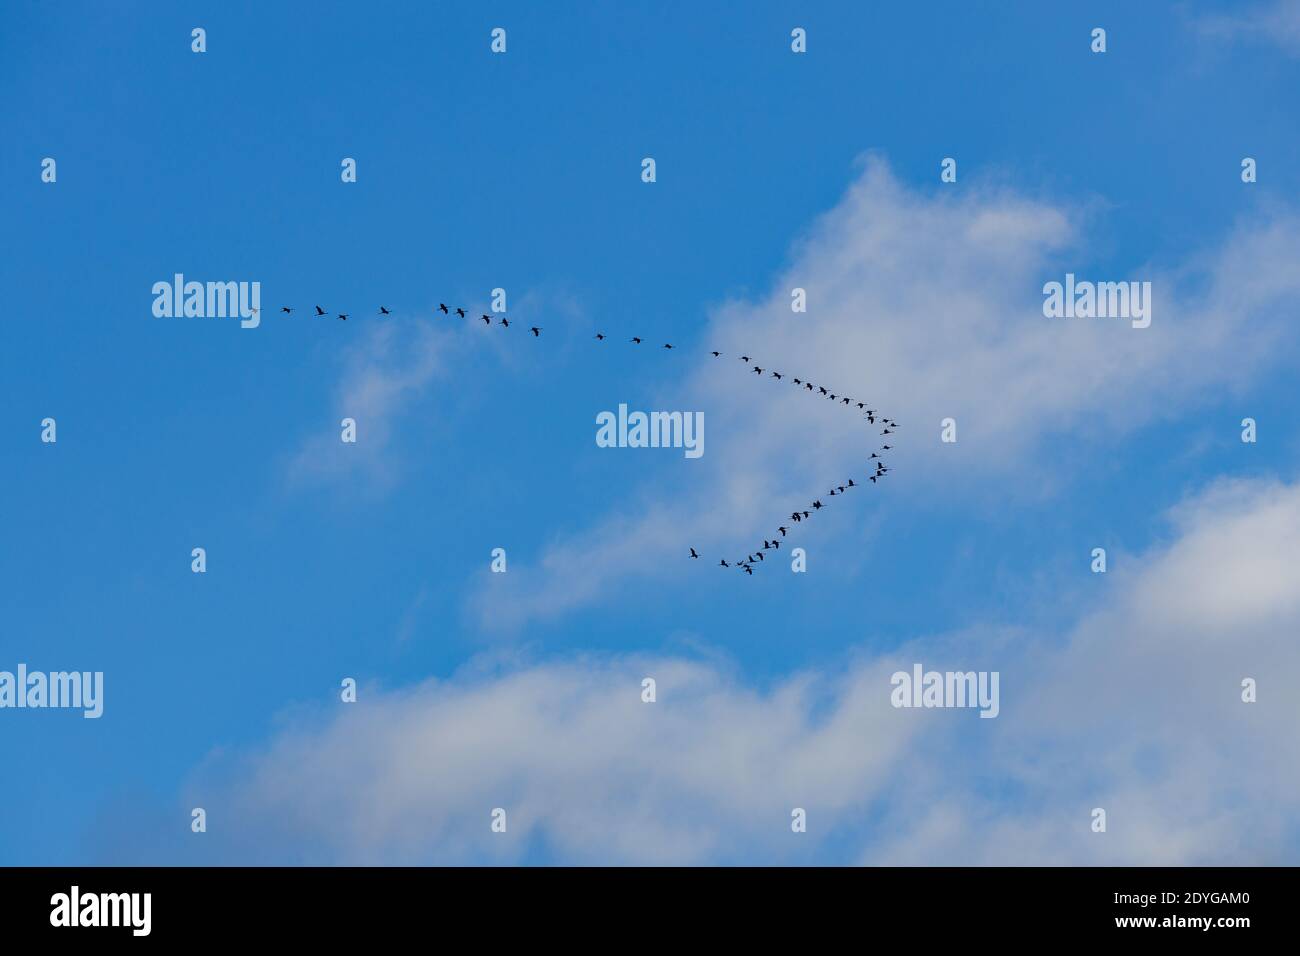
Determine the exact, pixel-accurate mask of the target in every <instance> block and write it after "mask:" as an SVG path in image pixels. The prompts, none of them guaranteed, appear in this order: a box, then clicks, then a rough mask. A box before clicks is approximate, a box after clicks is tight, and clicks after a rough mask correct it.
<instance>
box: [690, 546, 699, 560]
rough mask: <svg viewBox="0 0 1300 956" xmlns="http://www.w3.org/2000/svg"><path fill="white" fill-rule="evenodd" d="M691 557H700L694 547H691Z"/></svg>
mask: <svg viewBox="0 0 1300 956" xmlns="http://www.w3.org/2000/svg"><path fill="white" fill-rule="evenodd" d="M691 557H692V558H698V557H699V555H698V554H696V553H695V549H694V548H691Z"/></svg>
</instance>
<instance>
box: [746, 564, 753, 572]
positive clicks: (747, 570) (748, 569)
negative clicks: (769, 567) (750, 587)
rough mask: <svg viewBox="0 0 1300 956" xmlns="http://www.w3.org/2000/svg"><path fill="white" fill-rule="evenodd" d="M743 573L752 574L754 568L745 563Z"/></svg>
mask: <svg viewBox="0 0 1300 956" xmlns="http://www.w3.org/2000/svg"><path fill="white" fill-rule="evenodd" d="M745 573H746V574H753V573H754V569H753V568H751V567H750V566H749V565H748V564H747V565H745Z"/></svg>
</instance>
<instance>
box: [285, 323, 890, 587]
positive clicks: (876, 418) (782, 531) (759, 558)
mask: <svg viewBox="0 0 1300 956" xmlns="http://www.w3.org/2000/svg"><path fill="white" fill-rule="evenodd" d="M315 309H316V311H315V317H316V318H327V317H328V316H329V312H328V311H326V310H325V309H322V308H321V307H320V306H319V305H318V306H316V307H315ZM294 311H295V310H294V309H292V308H290V307H289V306H287V305H286V306H282V307H281V309H280V312H281V313H282V314H283V315H288V316H291V315H293V313H294ZM392 314H393V313H392V312H391V311H390V310H389V309H387V308H385V307H384V306H382V305H381V306H380V307H379V311H378V312H377V313H376V315H377V316H379V317H383V316H389V315H392ZM433 314H434V317H435V318H437V317H438V316H439V315H445V316H447V317H448V318H450V317H451V316H452V315H455V316H456V317H457V318H461V319H467V320H469V319H471V316H470V314H469V313H468V312H466V311H465V310H464V309H463V308H458V307H453V306H448V305H447V304H446V303H442V302H440V303H438V306H437V308H435V309H434V310H433ZM351 317H352V316H351V315H349V314H348V313H346V312H339V313H337V314H336V316H335V318H336V319H340V320H342V321H344V322H346V321H348V319H350V318H351ZM474 321H481V322H483V323H484V325H486V326H488V327H491V326H492V325H497V326H499V327H501V328H505V329H508V328H510V327H511V322H510V319H509V317H507V316H505V315H497V316H496V321H495V322H494V321H493V316H491V315H488V314H481V315H479V317H478V319H477V320H474ZM515 324H516V325H518V324H519V323H515ZM527 329H528V331H529V332H531V333H532V335H533V338H540V337H541V335H542V327H541V326H538V325H531V326H528V327H527ZM608 338H609V336H607V335H606V334H605V333H604V332H597V333H596V335H595V339H596V341H598V342H604V341H606V340H607V339H608ZM628 341H629V343H630V344H632V345H644V344H645V339H644V338H642V337H641V336H637V335H634V336H632V337H631V338H630V339H629V340H628ZM663 347H664V348H665V349H667V350H670V351H671V350H673V349H675V348H676V346H675V345H673V344H672V343H670V342H665V343H664V345H663ZM709 354H710V355H712V356H713V357H714V358H715V359H718V358H722V353H721V352H720V351H716V350H710V352H709ZM738 359H739V360H740V361H741V362H743V363H744V364H745V366H746V371H747V372H749V374H753V375H758V376H760V377H763V378H770V379H772V380H774V381H777V382H783V381H786V380H787V379H788V380H789V381H790V382H791V384H793V385H794V386H795V388H797V389H799V390H800V391H801V392H804V393H806V394H807V393H810V394H812V395H813V396H815V397H817V398H825V399H826V400H827V401H830V402H833V403H836V404H837V405H840V406H848V407H850V408H852V407H856V408H857V409H858V411H860V412H861V413H862V417H863V418H864V419H865V420H866V421H867V423H868V424H870V425H880V426H882V427H881V431H880V434H881V435H882V436H885V435H892V434H894V432H895V431H896V430H897V429H898V422H896V421H894V420H893V419H891V418H886V417H884V416H883V415H880V414H879V413H878V412H877V411H876V410H875V409H873V408H867V403H866V402H859V401H855V400H854V399H852V398H850V397H849V396H847V395H843V394H840V393H839V392H837V391H833V390H832V389H830V388H828V387H827V386H825V385H818V384H815V383H814V382H810V381H808V380H807V379H805V378H796V377H794V376H792V375H786V374H785V373H783V372H779V371H777V370H776V369H773V368H771V367H770V366H769V367H767V368H764V367H763V366H761V365H759V364H757V360H756V359H754V358H751V357H750V356H748V355H741V356H738ZM892 447H893V446H892V445H889V444H886V443H882V444H881V446H880V449H879V451H873V452H872V453H871V457H870V458H868V459H867V464H868V465H869V466H871V467H872V468H874V471H873V472H872V473H871V474H870V475H868V476H867V477H866V480H867V481H869V482H870V483H871V484H873V485H874V484H876V483H877V482H879V481H881V480H882V479H883V478H884V477H885V475H887V474H889V469H888V468H887V467H885V462H884V459H883V458H881V456H880V452H882V451H889V450H891V449H892ZM859 487H861V485H860V484H859V483H858V482H856V481H854V480H853V479H852V478H849V479H847V480H846V481H845V482H844V483H843V484H840V485H835V486H834V487H832V488H831V490H830V491H829V492H827V494H826V497H828V498H834V497H838V496H840V495H843V494H847V493H848V491H849V490H850V489H852V488H859ZM823 507H825V505H823V504H822V501H821V499H820V498H817V499H814V500H813V501H812V503H811V504H809V505H808V506H807V507H806V508H804V509H802V510H800V509H795V510H794V511H792V512H791V513H790V517H789V521H790V522H791V523H793V524H798V523H802V522H804V521H807V520H808V519H809V518H811V517H812V516H813V515H814V514H816V513H817V512H818V511H821V510H822V508H823ZM776 530H777V535H773V536H772V538H771V540H768V539H766V538H764V539H763V546H762V547H761V548H758V549H756V550H755V551H754V552H753V553H751V554H747V555H745V557H743V558H740V559H739V560H736V561H728V560H727V559H726V558H722V559H720V560H719V561H718V566H719V567H723V568H738V569H739V570H740V571H742V572H743V573H745V574H750V575H752V574H753V573H754V568H755V567H758V566H759V565H761V564H762V562H763V561H765V560H766V555H765V553H766V552H768V551H778V550H780V548H781V539H782V538H784V537H785V536H786V534H787V533H788V532H789V530H790V529H789V527H787V526H786V525H784V524H782V525H780V526H779V527H778V528H777V529H776ZM778 535H779V537H778ZM690 558H691V560H698V559H699V558H700V554H699V552H697V551H696V550H695V549H694V548H691V549H690Z"/></svg>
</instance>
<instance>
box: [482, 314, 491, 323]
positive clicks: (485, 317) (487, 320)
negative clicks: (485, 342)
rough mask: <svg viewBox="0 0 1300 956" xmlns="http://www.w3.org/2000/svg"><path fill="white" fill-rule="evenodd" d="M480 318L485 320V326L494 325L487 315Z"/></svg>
mask: <svg viewBox="0 0 1300 956" xmlns="http://www.w3.org/2000/svg"><path fill="white" fill-rule="evenodd" d="M479 318H480V319H482V320H483V324H484V325H491V324H492V320H491V319H490V318H489V317H488V316H486V315H480V316H479Z"/></svg>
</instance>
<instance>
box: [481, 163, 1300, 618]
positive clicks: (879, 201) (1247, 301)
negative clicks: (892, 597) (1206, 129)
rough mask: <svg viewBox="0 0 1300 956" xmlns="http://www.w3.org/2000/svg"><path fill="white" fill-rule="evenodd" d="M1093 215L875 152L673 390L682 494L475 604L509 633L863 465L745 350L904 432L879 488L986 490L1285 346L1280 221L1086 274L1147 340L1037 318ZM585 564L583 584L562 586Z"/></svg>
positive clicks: (838, 416)
mask: <svg viewBox="0 0 1300 956" xmlns="http://www.w3.org/2000/svg"><path fill="white" fill-rule="evenodd" d="M1085 219H1086V217H1085V213H1084V211H1083V210H1081V209H1078V208H1073V207H1068V206H1058V205H1052V204H1050V203H1048V202H1046V201H1043V200H1039V199H1032V198H1028V197H1026V196H1024V195H1021V194H1019V193H1017V192H1015V191H1013V190H1011V189H1009V188H1005V187H996V186H988V185H986V186H981V185H979V184H976V183H967V184H963V186H962V187H961V189H960V190H948V191H945V190H944V189H943V188H942V187H938V186H936V187H935V188H934V189H931V190H924V191H921V190H914V189H910V188H908V187H906V186H905V185H903V184H902V183H900V182H899V181H898V180H897V179H896V178H895V177H894V176H893V174H892V173H891V172H890V170H889V168H888V166H887V165H886V164H885V162H884V161H883V160H881V159H879V158H874V157H873V158H869V159H868V160H867V161H866V163H865V166H864V169H863V171H862V174H861V176H860V178H859V179H858V180H857V181H856V182H855V183H854V184H853V185H852V187H851V188H850V189H849V191H848V193H847V194H846V195H845V197H844V198H843V200H842V201H841V202H840V203H839V204H838V205H837V206H836V207H835V208H834V209H833V210H831V211H830V212H829V213H827V214H826V215H825V216H823V217H822V218H821V219H819V220H818V221H817V222H816V223H814V225H813V226H812V227H811V228H810V229H809V231H808V233H807V234H806V235H805V236H804V237H803V238H802V239H801V240H800V241H799V242H798V243H797V244H796V245H795V248H794V251H793V253H792V257H791V262H790V265H789V267H788V268H786V269H785V270H783V272H782V273H781V275H779V276H778V277H777V279H776V280H775V281H774V282H773V283H772V288H771V291H770V293H769V294H767V295H766V296H765V297H763V298H761V299H759V300H757V301H736V302H729V303H727V304H725V305H723V306H722V307H720V308H718V309H717V310H716V311H715V313H714V315H713V317H712V320H711V322H710V324H709V327H708V329H707V333H706V335H705V336H704V338H703V340H702V341H701V343H700V347H701V351H704V350H705V348H714V347H716V348H719V349H720V350H721V351H723V352H724V358H723V359H712V358H711V357H708V356H707V355H705V356H704V357H703V358H702V359H700V360H699V361H697V362H696V363H695V365H694V368H693V370H692V371H691V372H690V373H689V374H688V375H687V376H686V377H685V378H684V379H683V380H682V381H680V382H677V383H674V384H673V385H671V386H666V387H665V391H668V390H670V389H671V391H672V392H673V393H674V394H675V395H676V396H677V398H676V400H675V401H676V405H677V407H697V408H704V409H707V416H708V421H709V435H710V438H709V450H708V454H706V455H705V457H704V458H703V459H700V460H699V461H698V462H691V463H689V464H690V468H691V481H690V483H689V487H690V489H691V490H689V491H681V490H680V489H678V488H674V489H673V491H672V493H671V494H664V493H663V492H661V491H656V490H653V489H651V488H649V487H647V489H645V490H644V491H643V492H642V493H641V494H640V495H637V494H635V493H634V494H633V495H632V498H633V500H635V501H636V507H635V508H634V509H620V510H621V513H620V514H619V515H616V516H611V517H609V518H608V519H605V520H601V521H598V522H597V523H596V524H595V525H594V526H592V527H591V528H589V529H586V530H583V531H579V532H576V533H574V534H572V535H571V536H570V537H568V538H567V539H564V540H561V541H559V542H557V543H556V544H555V545H554V546H553V547H552V548H551V550H550V551H549V552H548V553H546V554H545V555H544V557H543V558H542V559H541V561H540V563H539V565H538V566H537V567H535V568H531V569H530V568H526V567H523V566H522V565H516V566H515V567H513V568H512V570H511V574H512V582H511V585H512V586H511V588H510V593H509V595H508V596H506V595H503V594H501V593H499V591H500V590H501V589H497V588H493V589H492V590H491V591H488V590H484V591H481V592H479V593H478V594H477V595H475V596H474V597H473V598H471V607H472V608H473V609H474V610H475V611H476V613H477V614H478V618H479V620H480V622H481V623H482V624H483V625H485V626H488V627H498V626H517V625H519V624H521V623H523V622H525V621H527V620H529V619H532V618H534V617H545V616H551V615H556V614H560V613H562V612H564V611H566V610H568V609H571V608H574V607H578V606H580V605H582V604H584V603H586V602H588V601H590V600H591V599H592V598H594V597H595V596H597V595H599V594H603V593H608V592H609V587H610V583H611V582H614V581H617V580H619V579H621V578H624V577H626V576H636V575H650V574H657V573H660V569H662V568H663V567H664V566H665V565H667V566H670V567H676V566H678V562H677V559H678V558H679V556H680V554H681V553H683V552H684V547H685V545H686V544H687V543H689V544H691V545H693V546H696V547H706V548H709V549H710V550H713V549H714V548H716V547H735V548H738V549H745V548H750V547H753V545H754V544H755V543H756V541H755V540H754V539H755V537H756V536H759V537H761V536H762V535H764V534H771V533H773V526H774V524H775V523H776V522H777V521H778V520H779V519H780V517H781V515H783V514H785V513H788V512H789V511H790V510H791V505H792V504H799V503H801V502H806V501H808V500H809V498H810V497H811V496H814V495H819V494H824V493H825V492H826V489H827V487H828V486H829V484H830V483H831V482H832V481H834V480H837V479H841V478H842V477H845V476H847V475H850V474H855V473H857V474H860V473H861V472H862V469H863V466H864V461H865V459H866V456H867V455H868V454H869V452H871V451H873V450H875V448H876V447H877V446H876V444H875V443H874V442H875V440H876V439H877V438H878V436H877V435H876V434H875V432H874V431H870V430H868V429H866V426H865V423H864V422H861V421H860V420H859V419H858V418H857V416H856V415H854V414H849V413H848V411H847V410H843V409H839V408H828V407H827V403H825V402H821V403H819V402H818V401H817V400H816V399H813V398H811V397H806V396H803V395H800V394H792V393H793V392H794V388H793V386H792V385H790V384H785V385H783V386H780V387H779V388H778V387H775V386H774V385H773V383H772V382H770V381H768V380H762V381H757V380H755V379H757V376H751V377H749V379H745V377H744V376H739V375H736V374H733V373H734V372H735V369H734V368H727V367H726V366H728V365H730V366H735V364H736V361H735V356H737V355H740V354H749V355H752V356H755V357H756V359H757V361H758V362H759V363H760V364H763V365H767V366H769V367H771V368H774V369H780V370H783V371H785V372H786V373H787V374H788V375H801V376H804V377H807V378H809V379H811V380H812V381H815V382H825V383H828V384H830V385H832V386H833V387H835V388H836V389H837V390H839V392H840V393H841V394H848V395H851V396H853V397H855V398H860V399H862V400H865V401H868V402H869V403H870V404H871V406H872V407H875V408H877V409H882V410H884V412H885V413H886V414H888V415H891V416H893V417H894V418H896V419H898V420H899V421H900V422H901V423H902V425H903V428H902V431H901V433H900V434H898V435H897V436H895V438H894V439H893V440H892V443H893V444H894V445H895V446H896V451H895V452H894V453H893V454H892V455H891V464H892V465H894V466H895V481H894V483H893V484H892V485H891V486H890V493H891V494H898V493H899V492H898V490H897V489H898V488H900V487H902V488H915V489H918V490H920V491H923V492H925V493H932V492H933V491H934V490H935V489H936V488H942V489H944V490H945V491H946V492H958V489H961V491H960V492H958V493H967V492H968V491H969V490H971V489H974V490H975V491H976V492H977V493H978V491H979V490H980V489H986V488H989V487H991V486H992V483H993V481H994V480H996V479H998V478H1000V477H1002V476H1005V474H1007V473H1008V472H1010V471H1011V470H1013V469H1021V470H1023V469H1025V468H1031V469H1033V468H1037V469H1043V470H1050V469H1051V468H1052V466H1051V465H1050V464H1041V463H1036V462H1034V461H1033V458H1032V452H1033V450H1034V449H1035V447H1037V444H1038V443H1039V442H1040V440H1041V439H1043V438H1044V437H1045V436H1047V435H1050V434H1061V433H1065V432H1067V431H1068V432H1072V433H1074V434H1077V435H1078V436H1079V438H1080V441H1081V442H1082V443H1085V444H1086V443H1089V442H1092V443H1093V444H1099V443H1100V441H1101V440H1102V439H1105V440H1107V441H1110V440H1113V439H1114V438H1116V437H1117V436H1122V435H1123V434H1125V433H1126V432H1128V431H1130V430H1132V429H1134V428H1136V427H1139V426H1141V425H1143V424H1145V423H1148V422H1150V421H1153V420H1159V419H1162V418H1166V417H1171V416H1174V415H1176V414H1179V413H1180V412H1181V411H1185V410H1186V409H1187V408H1188V407H1191V406H1192V405H1195V404H1197V403H1201V402H1204V401H1205V400H1206V398H1207V396H1208V395H1209V394H1210V393H1211V391H1212V390H1216V389H1221V388H1225V387H1237V386H1240V385H1241V384H1242V383H1244V382H1247V381H1249V379H1250V376H1251V375H1253V374H1254V373H1255V372H1257V371H1258V370H1259V369H1260V368H1261V367H1262V366H1263V365H1264V364H1265V363H1266V362H1267V361H1268V360H1269V359H1270V358H1274V359H1275V358H1276V357H1277V356H1278V354H1279V352H1280V351H1284V350H1283V349H1280V348H1279V346H1280V344H1281V343H1283V341H1284V340H1283V334H1284V333H1285V331H1286V329H1287V315H1288V313H1289V309H1290V303H1291V302H1292V301H1294V296H1295V295H1296V294H1297V293H1300V274H1297V273H1296V271H1295V269H1294V268H1293V263H1294V261H1295V260H1296V258H1297V256H1300V220H1298V219H1297V218H1296V217H1295V216H1294V215H1293V214H1291V213H1289V212H1282V213H1279V214H1277V215H1276V216H1274V217H1273V218H1269V219H1257V220H1255V221H1252V222H1249V223H1243V224H1242V225H1241V226H1240V227H1239V228H1238V229H1237V230H1235V231H1234V232H1233V233H1231V234H1230V235H1228V236H1226V237H1224V239H1223V241H1222V243H1221V244H1220V245H1219V246H1218V247H1217V248H1216V249H1213V250H1211V251H1208V252H1204V253H1202V254H1200V255H1199V256H1198V258H1197V259H1196V260H1195V261H1193V262H1190V263H1187V264H1185V265H1184V266H1183V267H1181V268H1178V269H1173V270H1160V271H1157V270H1155V269H1154V268H1152V267H1147V266H1140V265H1139V266H1138V267H1137V268H1135V269H1134V270H1133V272H1132V273H1131V274H1129V275H1107V276H1092V278H1101V279H1109V280H1122V279H1140V280H1149V281H1151V282H1152V287H1153V298H1154V318H1153V321H1152V324H1151V326H1150V328H1146V329H1134V328H1132V327H1130V324H1129V323H1128V322H1127V321H1124V320H1116V319H1073V320H1071V319H1048V318H1045V317H1044V315H1043V313H1042V303H1043V296H1042V292H1041V290H1042V286H1043V283H1044V282H1045V281H1049V280H1053V279H1055V280H1058V281H1059V280H1060V279H1062V277H1063V275H1064V273H1065V272H1067V271H1071V272H1077V273H1080V274H1081V277H1083V276H1084V274H1086V273H1088V271H1089V259H1088V252H1087V250H1086V248H1084V243H1083V241H1082V228H1083V224H1084V222H1085ZM795 287H799V288H803V289H806V290H807V294H808V302H809V306H808V312H807V313H806V314H794V313H792V312H791V309H790V294H791V293H790V290H791V289H793V288H795ZM1246 329H1249V334H1248V335H1247V334H1244V331H1245V330H1246ZM1228 353H1230V354H1231V355H1232V361H1230V362H1228V361H1224V360H1223V356H1224V355H1225V354H1228ZM719 363H721V365H720V364H719ZM947 417H952V418H954V419H956V421H957V425H958V442H957V444H956V445H945V444H942V443H940V441H939V432H940V422H941V420H942V419H944V418H947ZM1019 484H1020V485H1022V486H1026V487H1028V486H1029V485H1030V484H1032V483H1031V482H1024V481H1022V482H1020V483H1019ZM873 492H874V489H873ZM1001 493H1006V492H1005V491H1004V492H1001ZM1012 493H1015V492H1014V491H1013V492H1012ZM628 510H631V511H632V512H633V513H635V514H636V515H638V516H639V517H631V518H630V517H627V516H626V513H627V511H628ZM805 530H807V529H805ZM815 533H817V534H821V533H823V531H822V530H820V527H819V530H817V531H816V532H815ZM578 565H580V566H581V567H582V568H583V571H582V573H581V574H574V573H572V571H571V569H572V568H573V567H575V566H578Z"/></svg>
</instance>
